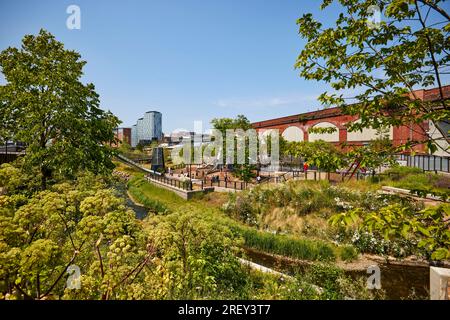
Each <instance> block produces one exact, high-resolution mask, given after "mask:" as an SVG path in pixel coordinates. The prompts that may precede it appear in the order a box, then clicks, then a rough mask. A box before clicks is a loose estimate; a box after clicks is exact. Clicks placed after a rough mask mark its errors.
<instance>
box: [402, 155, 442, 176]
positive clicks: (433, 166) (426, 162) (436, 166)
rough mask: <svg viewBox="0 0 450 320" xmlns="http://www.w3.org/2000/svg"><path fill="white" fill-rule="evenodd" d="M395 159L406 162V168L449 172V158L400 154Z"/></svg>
mask: <svg viewBox="0 0 450 320" xmlns="http://www.w3.org/2000/svg"><path fill="white" fill-rule="evenodd" d="M397 159H398V160H400V161H406V165H407V166H408V167H416V168H420V169H422V170H424V171H442V172H450V157H441V156H433V155H415V156H411V155H407V154H400V155H397Z"/></svg>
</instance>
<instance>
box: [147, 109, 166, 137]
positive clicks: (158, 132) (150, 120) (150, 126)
mask: <svg viewBox="0 0 450 320" xmlns="http://www.w3.org/2000/svg"><path fill="white" fill-rule="evenodd" d="M161 122H162V114H161V112H158V111H147V112H146V113H145V114H144V121H143V125H144V132H143V137H142V139H143V140H155V139H156V140H160V139H161V138H162V123H161Z"/></svg>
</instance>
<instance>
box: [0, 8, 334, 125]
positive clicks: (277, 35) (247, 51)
mask: <svg viewBox="0 0 450 320" xmlns="http://www.w3.org/2000/svg"><path fill="white" fill-rule="evenodd" d="M0 1H1V2H0V50H3V49H5V48H6V47H8V46H19V45H20V41H21V39H22V37H23V36H24V35H25V34H36V33H38V31H39V29H40V28H45V29H47V30H49V31H50V32H51V33H53V34H54V35H55V36H56V38H57V39H58V40H59V41H62V42H63V43H64V44H65V46H66V48H69V49H74V50H76V51H78V52H80V53H81V55H82V58H83V59H84V60H86V61H87V62H88V63H87V65H86V67H85V69H84V71H85V76H84V79H83V81H85V82H92V83H94V84H95V86H96V90H97V92H98V93H99V94H100V98H101V106H102V108H104V109H109V110H111V111H112V112H113V113H114V114H116V115H117V116H118V117H119V118H120V119H121V120H122V121H123V124H122V125H123V126H131V125H132V124H134V123H135V121H136V119H138V118H140V117H142V115H143V114H144V112H145V111H148V110H158V111H161V112H162V114H163V131H164V132H165V133H169V132H170V131H172V130H174V129H176V128H185V129H188V130H192V129H193V122H194V120H201V121H203V122H204V124H205V125H206V126H208V125H209V121H210V120H211V119H212V118H214V117H234V116H236V115H237V114H244V115H246V116H247V117H248V118H249V119H250V120H251V121H258V120H264V119H269V118H273V117H280V116H285V115H290V114H295V113H301V112H304V111H310V110H317V109H318V108H319V107H320V104H319V103H318V102H317V101H316V97H317V96H318V95H319V94H320V93H321V92H323V91H324V90H327V89H329V88H327V87H326V86H325V85H323V84H322V85H320V84H318V83H317V82H314V81H306V80H303V79H301V78H300V77H299V75H298V72H297V71H296V70H294V67H293V65H294V63H295V59H296V57H297V55H298V53H299V52H300V50H301V48H302V47H303V45H304V40H302V39H301V38H300V37H299V36H298V33H297V25H296V19H297V18H299V17H300V16H301V15H302V14H303V13H306V12H312V13H314V14H315V15H317V17H319V18H320V20H323V19H325V21H327V20H328V21H334V20H333V18H334V15H335V14H336V11H337V10H336V8H334V9H333V8H332V9H331V10H327V11H325V12H321V11H320V10H319V4H320V2H319V1H308V0H283V1H279V0H271V1H268V0H264V1H263V0H177V1H175V0H151V1H98V0H96V1H77V0H71V1H61V0H59V1H49V0H41V1H37V0H35V1H22V0H15V1H4V0H0ZM70 4H76V5H78V6H79V7H80V9H81V30H69V29H67V27H66V19H67V17H68V16H69V15H68V14H67V13H66V8H67V7H68V6H69V5H70ZM0 81H3V80H0Z"/></svg>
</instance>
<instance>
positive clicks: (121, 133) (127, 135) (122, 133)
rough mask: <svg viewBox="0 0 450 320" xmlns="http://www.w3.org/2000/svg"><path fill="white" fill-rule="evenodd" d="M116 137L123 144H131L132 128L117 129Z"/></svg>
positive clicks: (115, 131) (115, 130)
mask: <svg viewBox="0 0 450 320" xmlns="http://www.w3.org/2000/svg"><path fill="white" fill-rule="evenodd" d="M114 136H115V138H116V139H117V140H119V144H120V143H121V142H126V143H128V144H131V128H116V129H114Z"/></svg>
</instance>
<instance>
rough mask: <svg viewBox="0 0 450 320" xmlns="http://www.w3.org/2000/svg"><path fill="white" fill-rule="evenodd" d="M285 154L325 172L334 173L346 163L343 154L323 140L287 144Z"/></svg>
mask: <svg viewBox="0 0 450 320" xmlns="http://www.w3.org/2000/svg"><path fill="white" fill-rule="evenodd" d="M285 154H287V155H292V156H294V157H297V158H302V159H303V160H304V161H305V162H307V163H308V164H309V165H313V166H317V167H318V168H319V169H320V170H324V171H327V172H332V171H336V170H337V169H340V168H342V167H343V166H345V164H346V163H347V160H346V157H345V154H344V153H343V152H341V151H340V150H339V149H338V148H336V147H335V146H334V145H333V144H331V143H329V142H325V141H323V140H316V141H314V142H309V141H301V142H289V143H288V144H287V147H286V149H285Z"/></svg>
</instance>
